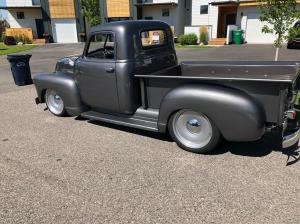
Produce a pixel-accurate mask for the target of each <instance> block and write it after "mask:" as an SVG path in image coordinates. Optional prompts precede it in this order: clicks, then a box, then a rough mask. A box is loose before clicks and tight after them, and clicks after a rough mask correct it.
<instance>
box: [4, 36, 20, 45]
mask: <svg viewBox="0 0 300 224" xmlns="http://www.w3.org/2000/svg"><path fill="white" fill-rule="evenodd" d="M4 44H5V45H16V44H17V42H16V39H15V38H14V37H12V36H6V37H5V38H4Z"/></svg>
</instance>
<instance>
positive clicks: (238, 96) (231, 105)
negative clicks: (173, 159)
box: [158, 84, 266, 141]
mask: <svg viewBox="0 0 300 224" xmlns="http://www.w3.org/2000/svg"><path fill="white" fill-rule="evenodd" d="M180 109H193V110H197V111H199V112H201V113H203V114H205V115H206V116H208V117H209V118H210V119H211V120H212V121H213V122H214V123H215V124H216V126H217V127H218V128H219V130H220V132H221V133H222V135H223V137H224V138H225V139H226V140H228V141H255V140H258V139H260V138H261V137H262V136H263V134H264V133H265V121H266V115H265V111H264V109H263V107H262V106H261V105H260V104H259V103H258V102H256V101H255V100H254V99H253V98H251V97H250V96H249V95H248V94H246V93H244V92H242V91H240V90H236V89H231V88H228V87H222V86H215V85H205V84H195V85H185V86H181V87H178V88H175V89H173V90H171V91H170V92H168V93H167V95H166V96H165V97H164V98H163V100H162V102H161V106H160V113H159V119H158V127H159V131H160V132H165V131H166V128H167V123H168V119H169V117H170V115H171V114H172V113H174V112H176V111H178V110H180Z"/></svg>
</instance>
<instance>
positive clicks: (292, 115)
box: [286, 109, 297, 120]
mask: <svg viewBox="0 0 300 224" xmlns="http://www.w3.org/2000/svg"><path fill="white" fill-rule="evenodd" d="M286 117H287V118H288V119H291V120H295V119H296V118H297V112H296V111H295V110H294V109H292V110H288V111H287V112H286Z"/></svg>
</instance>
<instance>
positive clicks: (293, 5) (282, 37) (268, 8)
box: [257, 0, 300, 61]
mask: <svg viewBox="0 0 300 224" xmlns="http://www.w3.org/2000/svg"><path fill="white" fill-rule="evenodd" d="M257 3H258V8H259V9H260V11H261V16H260V21H262V22H266V23H267V25H264V26H263V28H262V32H263V33H272V34H275V37H276V39H275V41H274V46H275V47H276V54H275V61H278V55H279V49H280V48H281V47H282V45H283V43H284V42H285V41H287V40H289V39H290V38H293V37H295V36H296V35H297V34H298V33H299V31H300V30H299V28H294V27H293V25H294V23H295V22H296V21H297V20H299V18H300V10H299V9H298V8H297V1H296V0H257Z"/></svg>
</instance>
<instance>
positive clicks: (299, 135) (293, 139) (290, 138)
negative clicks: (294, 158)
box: [282, 129, 300, 148]
mask: <svg viewBox="0 0 300 224" xmlns="http://www.w3.org/2000/svg"><path fill="white" fill-rule="evenodd" d="M299 139H300V129H297V130H296V131H295V132H292V133H288V135H286V136H283V141H282V147H283V148H289V147H291V146H293V145H295V144H297V143H298V142H299Z"/></svg>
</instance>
